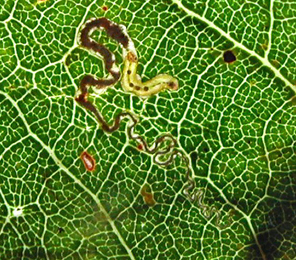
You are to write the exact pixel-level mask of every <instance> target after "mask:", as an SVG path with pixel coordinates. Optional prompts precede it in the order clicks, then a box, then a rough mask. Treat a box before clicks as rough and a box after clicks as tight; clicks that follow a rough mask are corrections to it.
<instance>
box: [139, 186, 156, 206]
mask: <svg viewBox="0 0 296 260" xmlns="http://www.w3.org/2000/svg"><path fill="white" fill-rule="evenodd" d="M148 188H149V187H148V185H147V184H146V185H144V186H143V187H142V189H141V195H142V196H143V200H144V202H145V203H146V204H147V205H148V206H149V207H153V206H154V205H155V204H156V201H155V200H154V197H153V194H152V193H151V192H148V191H147V190H148Z"/></svg>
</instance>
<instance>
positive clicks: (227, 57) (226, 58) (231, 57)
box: [223, 51, 236, 63]
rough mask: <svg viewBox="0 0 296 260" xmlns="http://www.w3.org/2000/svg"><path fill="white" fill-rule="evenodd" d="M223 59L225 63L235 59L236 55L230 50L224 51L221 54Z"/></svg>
mask: <svg viewBox="0 0 296 260" xmlns="http://www.w3.org/2000/svg"><path fill="white" fill-rule="evenodd" d="M223 58H224V61H225V62H227V63H231V62H234V61H236V57H235V55H234V53H233V52H232V51H226V52H224V54H223Z"/></svg>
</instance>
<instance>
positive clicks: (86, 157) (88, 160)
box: [80, 151, 96, 172]
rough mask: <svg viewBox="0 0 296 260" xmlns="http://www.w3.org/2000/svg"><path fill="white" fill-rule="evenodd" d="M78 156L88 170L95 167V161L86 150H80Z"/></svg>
mask: <svg viewBox="0 0 296 260" xmlns="http://www.w3.org/2000/svg"><path fill="white" fill-rule="evenodd" d="M80 158H81V160H82V162H83V164H84V167H85V169H86V170H88V171H91V172H92V171H94V170H95V168H96V161H95V159H94V158H93V157H92V156H91V155H90V154H89V153H88V152H86V151H84V152H82V154H81V155H80Z"/></svg>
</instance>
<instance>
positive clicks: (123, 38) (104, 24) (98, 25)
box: [75, 18, 220, 224]
mask: <svg viewBox="0 0 296 260" xmlns="http://www.w3.org/2000/svg"><path fill="white" fill-rule="evenodd" d="M93 29H105V30H106V32H107V34H108V35H109V36H110V37H111V38H112V39H114V40H116V41H117V42H118V43H120V44H121V45H122V47H123V48H125V49H126V48H127V47H128V44H129V41H130V39H129V37H128V36H127V35H126V34H125V33H124V32H123V30H122V28H121V27H120V26H119V25H117V24H115V23H112V22H111V21H109V20H108V19H106V18H99V19H96V20H92V21H90V22H88V23H86V25H85V27H84V28H83V29H82V31H81V37H80V40H81V45H82V46H83V47H84V48H87V49H90V50H93V51H94V52H97V53H99V54H100V55H102V57H103V59H104V63H105V67H106V69H107V70H108V72H109V73H110V75H111V76H112V78H111V79H95V78H94V77H93V76H91V75H86V76H84V77H83V79H82V80H81V82H80V91H81V93H80V95H79V96H78V97H77V98H76V99H75V100H76V101H77V102H78V103H79V104H80V105H81V106H83V107H85V108H86V109H87V110H89V111H91V112H92V113H93V114H94V115H95V116H96V118H97V120H98V121H99V123H100V124H101V125H102V128H103V130H104V131H106V132H108V133H112V132H114V131H116V130H118V128H119V127H120V123H121V121H122V120H123V118H129V120H130V121H131V124H130V125H129V126H128V127H127V130H128V136H129V138H130V139H133V140H134V141H136V142H137V143H138V144H139V146H140V147H141V150H143V151H145V152H147V153H149V154H154V155H155V156H154V162H155V163H157V164H158V165H163V166H164V165H169V164H171V163H173V161H174V159H175V157H176V156H178V155H179V156H180V157H181V158H182V160H183V161H184V163H185V166H186V180H187V182H188V185H187V187H186V188H185V189H184V194H185V195H186V196H187V197H188V199H189V200H190V201H192V202H196V201H197V202H198V205H199V206H200V207H201V209H202V211H203V213H204V215H205V217H206V218H208V217H210V216H212V215H213V214H214V213H217V217H216V222H217V224H218V222H219V220H220V212H218V211H217V210H216V209H215V208H213V207H209V206H206V205H204V204H203V202H202V200H203V195H204V194H203V192H202V191H195V188H196V185H195V182H194V180H193V179H192V177H191V174H190V173H191V172H190V167H189V161H188V158H187V157H186V156H185V155H184V154H183V153H182V152H181V151H180V150H179V149H177V146H178V143H177V140H176V139H175V138H174V137H173V136H172V135H171V134H165V135H163V136H161V137H159V138H157V139H156V141H155V142H154V145H153V146H152V147H149V146H148V144H147V142H146V141H145V140H144V138H143V137H142V136H139V135H136V134H134V128H135V126H136V124H137V122H138V121H137V119H136V117H135V116H133V115H132V114H131V113H129V112H123V113H120V114H119V115H118V116H117V117H116V118H115V120H114V123H113V125H109V124H108V123H107V122H106V121H105V119H104V118H103V116H102V115H101V113H100V112H99V111H98V110H97V109H96V107H95V106H94V105H93V104H92V103H91V102H90V101H89V100H88V87H89V86H95V87H96V88H98V89H102V88H106V87H108V86H111V85H114V84H115V83H116V82H117V81H118V80H119V79H120V72H119V71H118V70H113V69H112V68H113V65H114V64H115V58H114V55H113V54H112V53H111V52H110V51H109V50H108V49H107V48H106V47H105V46H103V45H101V44H99V43H97V42H95V41H92V40H91V39H90V32H91V31H92V30H93ZM162 144H167V145H166V146H165V148H161V145H162ZM159 157H160V158H161V157H164V158H167V157H168V159H166V160H164V161H162V160H158V158H159Z"/></svg>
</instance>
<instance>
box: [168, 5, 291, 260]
mask: <svg viewBox="0 0 296 260" xmlns="http://www.w3.org/2000/svg"><path fill="white" fill-rule="evenodd" d="M172 2H173V3H174V4H176V5H177V6H178V7H179V9H180V10H182V11H184V12H185V13H187V15H189V16H191V17H195V18H197V19H199V20H201V21H203V22H205V23H206V24H207V25H208V26H209V27H211V28H213V29H215V30H216V31H217V32H219V33H220V34H221V35H222V36H224V37H225V38H227V39H229V40H231V41H232V42H233V43H234V44H235V46H236V47H239V48H240V49H242V50H244V51H245V52H247V53H249V54H250V55H252V56H255V57H256V58H257V59H258V60H260V61H261V62H262V64H263V65H265V66H267V67H269V68H270V69H271V70H272V71H273V72H274V73H275V75H276V76H277V77H278V78H280V79H281V80H282V81H284V82H285V84H286V85H288V86H289V87H291V88H292V90H293V91H294V92H296V86H293V85H292V84H291V82H289V81H288V80H287V79H286V78H284V77H283V75H282V74H280V72H279V71H278V70H276V69H275V68H274V67H273V66H272V65H271V64H270V62H269V61H268V60H267V59H266V58H262V57H261V56H259V55H258V54H257V53H255V52H254V51H252V50H249V49H248V48H246V47H245V46H244V45H242V44H241V43H239V42H238V41H236V40H235V39H233V38H232V37H231V36H230V35H229V34H228V33H226V32H224V31H223V30H222V29H220V28H219V27H218V26H216V25H215V24H214V23H213V22H211V21H209V20H208V19H206V18H204V17H202V16H200V15H199V14H197V13H195V12H192V11H191V10H189V9H188V8H186V7H185V6H184V5H183V4H182V2H181V1H179V0H172ZM214 186H216V185H214ZM223 195H224V194H223ZM223 197H225V196H223ZM227 201H228V200H227ZM230 205H232V204H230ZM240 212H241V211H240ZM243 216H244V217H245V219H246V220H247V222H248V225H249V228H250V230H251V232H252V234H253V237H254V240H255V242H256V244H257V246H258V248H259V251H260V254H261V256H262V258H263V259H264V260H266V256H265V253H264V252H263V250H262V247H261V245H260V243H259V241H258V238H257V235H256V232H255V230H254V227H253V225H252V222H251V219H250V217H249V216H247V215H246V214H243Z"/></svg>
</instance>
